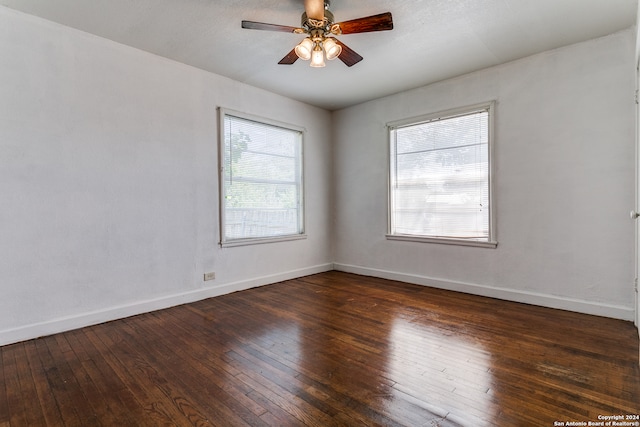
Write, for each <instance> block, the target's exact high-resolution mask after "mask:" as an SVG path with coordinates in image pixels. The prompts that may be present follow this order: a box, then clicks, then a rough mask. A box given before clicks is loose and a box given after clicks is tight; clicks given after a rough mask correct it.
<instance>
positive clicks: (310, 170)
mask: <svg viewBox="0 0 640 427" xmlns="http://www.w3.org/2000/svg"><path fill="white" fill-rule="evenodd" d="M0 58H2V61H1V64H2V65H1V66H0V196H1V201H0V344H6V343H9V342H14V341H18V340H21V339H26V338H32V337H35V336H38V335H43V334H48V333H52V332H57V331H60V330H64V329H69V328H74V327H79V326H84V325H86V324H90V323H95V322H100V321H104V320H109V319H113V318H117V317H121V316H126V315H130V314H134V313H139V312H143V311H146V310H151V309H155V308H160V307H165V306H170V305H173V304H177V303H180V302H184V301H190V300H196V299H200V298H204V297H207V296H211V295H217V294H221V293H225V292H229V291H232V290H236V289H243V288H247V287H251V286H256V285H261V284H265V283H270V282H274V281H278V280H282V279H286V278H289V277H295V276H300V275H304V274H307V273H312V272H316V271H322V270H326V269H330V268H331V267H332V264H331V261H332V254H331V241H330V235H329V234H330V233H329V232H328V231H329V229H330V226H331V215H330V210H329V208H330V191H331V187H330V183H331V181H330V177H329V173H330V165H331V151H330V150H331V147H330V120H331V117H330V114H329V113H328V112H326V111H324V110H320V109H317V108H313V107H310V106H308V105H305V104H301V103H299V102H295V101H292V100H289V99H287V98H284V97H281V96H277V95H274V94H271V93H268V92H265V91H262V90H258V89H255V88H252V87H249V86H246V85H243V84H241V83H238V82H235V81H232V80H230V79H226V78H222V77H220V76H216V75H213V74H210V73H207V72H204V71H201V70H198V69H195V68H191V67H188V66H185V65H182V64H179V63H175V62H171V61H169V60H166V59H164V58H160V57H157V56H154V55H151V54H148V53H145V52H141V51H138V50H135V49H132V48H129V47H126V46H123V45H119V44H117V43H113V42H111V41H108V40H105V39H101V38H98V37H94V36H91V35H88V34H85V33H82V32H79V31H76V30H72V29H70V28H66V27H63V26H60V25H57V24H53V23H50V22H47V21H44V20H41V19H39V18H35V17H32V16H28V15H24V14H21V13H18V12H14V11H11V10H9V9H6V8H0ZM218 106H223V107H227V108H231V109H235V110H240V111H244V112H247V113H251V114H256V115H260V116H263V117H267V118H270V119H273V120H278V121H283V122H288V123H292V124H295V125H299V126H303V127H305V128H306V130H307V132H306V136H305V137H306V140H305V150H306V158H307V162H306V176H305V178H306V190H307V193H306V195H307V198H306V203H307V206H306V207H307V233H308V236H309V237H308V239H306V240H299V241H292V242H286V243H277V244H268V245H258V246H253V247H238V248H226V249H221V248H220V247H219V246H218V244H217V243H218V241H219V231H218V199H217V193H218V179H217V116H216V114H217V113H216V108H217V107H218ZM209 271H214V272H215V273H216V280H215V281H208V282H204V281H203V273H205V272H209Z"/></svg>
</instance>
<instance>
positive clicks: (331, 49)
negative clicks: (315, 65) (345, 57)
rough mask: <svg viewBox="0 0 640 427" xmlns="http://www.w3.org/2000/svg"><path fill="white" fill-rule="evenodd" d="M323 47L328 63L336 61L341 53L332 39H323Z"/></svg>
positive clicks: (340, 47) (339, 47)
mask: <svg viewBox="0 0 640 427" xmlns="http://www.w3.org/2000/svg"><path fill="white" fill-rule="evenodd" d="M323 46H324V51H325V52H326V54H327V59H328V60H329V61H331V60H334V59H336V58H337V57H338V56H340V54H341V53H342V46H340V45H339V44H338V43H336V41H335V40H334V39H332V38H327V39H325V40H324V42H323Z"/></svg>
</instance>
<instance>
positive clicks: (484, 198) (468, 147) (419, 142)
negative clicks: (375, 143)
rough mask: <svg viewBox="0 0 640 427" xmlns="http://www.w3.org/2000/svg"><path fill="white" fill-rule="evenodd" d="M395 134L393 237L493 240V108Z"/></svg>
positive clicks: (393, 137)
mask: <svg viewBox="0 0 640 427" xmlns="http://www.w3.org/2000/svg"><path fill="white" fill-rule="evenodd" d="M391 132H392V134H391V141H392V150H391V152H392V159H391V161H392V165H391V173H392V176H391V184H392V188H391V196H392V197H391V201H392V202H391V203H392V206H391V224H392V229H391V233H392V234H406V235H415V236H424V237H442V238H457V239H474V240H483V241H488V240H489V232H490V230H489V224H490V218H489V112H488V110H483V111H474V112H470V113H467V114H464V115H459V116H455V117H449V118H447V117H445V118H438V119H436V120H431V121H428V122H424V123H417V124H414V125H408V126H404V127H401V128H398V129H394V130H392V131H391Z"/></svg>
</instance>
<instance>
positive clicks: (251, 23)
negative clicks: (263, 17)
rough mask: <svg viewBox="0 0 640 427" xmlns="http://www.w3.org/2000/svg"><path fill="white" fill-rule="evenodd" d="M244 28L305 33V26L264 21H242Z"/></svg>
mask: <svg viewBox="0 0 640 427" xmlns="http://www.w3.org/2000/svg"><path fill="white" fill-rule="evenodd" d="M242 28H248V29H250V30H266V31H279V32H282V33H296V34H302V33H304V28H297V27H290V26H288V25H277V24H265V23H264V22H254V21H242Z"/></svg>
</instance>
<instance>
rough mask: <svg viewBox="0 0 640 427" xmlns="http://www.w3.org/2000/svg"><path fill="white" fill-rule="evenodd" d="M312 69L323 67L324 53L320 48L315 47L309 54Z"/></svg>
mask: <svg viewBox="0 0 640 427" xmlns="http://www.w3.org/2000/svg"><path fill="white" fill-rule="evenodd" d="M310 65H311V66H312V67H324V65H325V64H324V51H323V50H322V48H321V47H320V46H316V47H315V48H314V49H313V53H312V54H311V64H310Z"/></svg>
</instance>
